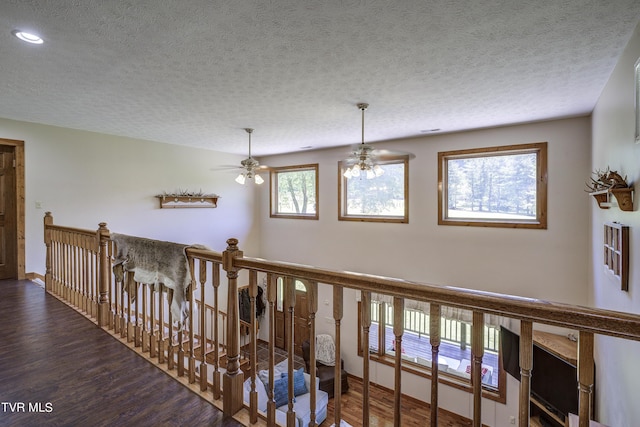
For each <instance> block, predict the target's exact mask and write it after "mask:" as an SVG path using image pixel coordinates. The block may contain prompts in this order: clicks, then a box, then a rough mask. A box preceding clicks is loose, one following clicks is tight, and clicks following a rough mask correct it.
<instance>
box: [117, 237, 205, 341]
mask: <svg viewBox="0 0 640 427" xmlns="http://www.w3.org/2000/svg"><path fill="white" fill-rule="evenodd" d="M111 240H112V241H113V242H115V244H116V252H115V255H114V262H113V273H114V275H115V278H116V280H117V281H119V282H123V287H125V286H126V287H125V289H126V290H127V293H128V294H129V295H130V297H132V298H135V295H136V289H137V285H136V283H135V282H137V283H146V284H150V285H154V288H155V290H156V291H160V289H161V285H164V286H166V287H167V288H170V289H173V299H172V300H171V301H170V305H171V314H172V315H173V319H174V320H175V321H176V322H178V328H179V329H182V328H183V327H184V325H185V322H186V320H187V318H188V317H189V306H188V304H187V302H188V301H187V289H188V287H189V284H190V282H191V271H190V269H189V262H188V260H187V255H186V253H185V249H187V248H189V247H196V248H199V249H206V248H205V247H204V246H202V245H183V244H179V243H172V242H164V241H160V240H152V239H146V238H143V237H135V236H127V235H124V234H117V233H112V234H111ZM125 271H126V272H129V273H133V280H134V281H135V282H133V281H132V280H127V282H128V283H126V284H125V283H124V272H125Z"/></svg>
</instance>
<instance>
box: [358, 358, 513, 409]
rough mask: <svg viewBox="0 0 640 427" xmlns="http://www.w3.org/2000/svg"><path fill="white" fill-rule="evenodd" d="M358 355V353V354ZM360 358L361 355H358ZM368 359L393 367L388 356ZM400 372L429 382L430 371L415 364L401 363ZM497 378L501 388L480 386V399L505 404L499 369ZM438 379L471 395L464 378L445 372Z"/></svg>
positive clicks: (502, 374) (503, 376)
mask: <svg viewBox="0 0 640 427" xmlns="http://www.w3.org/2000/svg"><path fill="white" fill-rule="evenodd" d="M359 353H360V352H359ZM359 356H360V357H362V353H360V354H359ZM369 359H370V360H371V361H373V362H377V363H380V364H383V365H387V366H392V367H394V366H395V358H394V357H392V356H388V355H382V356H381V355H378V354H375V353H370V356H369ZM402 370H403V371H404V372H409V373H411V374H414V375H417V376H419V377H422V378H426V379H428V380H431V369H429V368H427V367H425V366H421V365H418V364H416V363H412V362H410V361H407V360H403V361H402ZM498 375H499V377H498V384H503V386H502V387H498V389H494V388H489V387H487V386H485V385H483V386H482V397H484V398H486V399H489V400H493V401H495V402H498V403H503V404H505V403H506V402H507V398H506V396H507V393H506V375H505V374H504V371H503V370H502V369H500V372H499V374H498ZM438 379H439V383H440V384H444V385H447V386H449V387H453V388H457V389H459V390H463V391H466V392H467V393H473V388H472V387H471V383H470V382H469V381H467V380H466V379H464V378H457V377H456V376H454V375H451V374H448V373H446V372H439V374H438Z"/></svg>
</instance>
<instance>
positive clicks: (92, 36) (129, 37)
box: [0, 0, 640, 155]
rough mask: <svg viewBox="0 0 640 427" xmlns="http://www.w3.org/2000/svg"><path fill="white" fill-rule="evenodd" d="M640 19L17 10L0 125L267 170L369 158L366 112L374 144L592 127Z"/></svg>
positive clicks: (5, 26) (601, 13)
mask: <svg viewBox="0 0 640 427" xmlns="http://www.w3.org/2000/svg"><path fill="white" fill-rule="evenodd" d="M639 18H640V1H639V0H615V1H610V0H601V1H595V0H572V1H571V0H568V1H558V0H529V1H522V0H501V1H500V0H493V1H489V0H474V1H459V0H435V1H434V0H431V1H425V0H401V1H384V0H325V1H302V0H272V1H256V0H242V1H238V0H216V1H212V0H185V1H171V0H125V1H113V0H82V1H79V0H56V1H49V0H40V1H29V0H2V2H1V3H0V117H4V118H9V119H16V120H23V121H28V122H37V123H44V124H51V125H56V126H62V127H68V128H76V129H84V130H90V131H96V132H102V133H107V134H114V135H123V136H130V137H135V138H142V139H148V140H154V141H160V142H167V143H171V144H185V145H189V146H194V147H202V148H209V149H214V150H219V151H224V152H229V153H236V154H244V153H246V149H247V147H246V145H247V135H246V133H245V132H244V130H243V128H245V127H253V128H255V132H254V134H253V153H254V154H256V155H266V154H275V153H283V152H292V151H298V150H300V149H301V147H306V146H311V147H313V148H322V147H330V146H337V145H346V144H352V143H357V142H359V141H360V111H359V110H358V109H357V107H356V103H358V102H368V103H369V104H370V107H369V109H368V110H367V112H366V129H365V138H366V140H367V142H376V141H384V140H390V139H396V138H405V137H412V136H416V135H421V131H423V130H427V129H434V128H439V129H441V132H453V131H460V130H467V129H475V128H482V127H489V126H497V125H504V124H513V123H521V122H530V121H538V120H547V119H552V118H558V117H569V116H576V115H583V114H588V113H590V112H591V110H592V109H593V107H594V105H595V102H596V100H597V98H598V96H599V95H600V93H601V91H602V88H603V86H604V84H605V83H606V81H607V79H608V78H609V75H610V73H611V71H612V69H613V67H614V65H615V64H616V62H617V59H618V57H619V56H620V54H621V53H622V49H623V48H624V47H625V45H626V43H627V42H628V40H629V38H630V37H631V34H632V32H633V30H634V28H635V26H636V24H637V23H638V20H639ZM14 29H20V30H23V31H31V32H34V33H37V34H39V35H40V36H41V37H42V38H43V39H44V40H45V42H44V44H43V45H40V46H34V45H27V44H25V43H23V42H21V41H20V40H18V39H17V38H15V37H14V36H13V35H12V34H11V31H12V30H14ZM0 136H1V135H0Z"/></svg>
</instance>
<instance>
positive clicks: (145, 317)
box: [142, 283, 149, 353]
mask: <svg viewBox="0 0 640 427" xmlns="http://www.w3.org/2000/svg"><path fill="white" fill-rule="evenodd" d="M148 292H149V285H147V284H146V283H143V284H142V352H143V353H146V352H147V351H149V306H148V302H147V301H148V300H147V297H148Z"/></svg>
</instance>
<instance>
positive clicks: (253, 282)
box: [249, 270, 258, 424]
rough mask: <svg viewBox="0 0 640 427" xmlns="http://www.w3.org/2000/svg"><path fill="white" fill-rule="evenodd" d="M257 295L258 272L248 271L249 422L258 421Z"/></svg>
mask: <svg viewBox="0 0 640 427" xmlns="http://www.w3.org/2000/svg"><path fill="white" fill-rule="evenodd" d="M257 296H258V273H257V272H256V271H255V270H250V271H249V300H250V304H251V330H250V331H249V332H250V340H251V341H250V350H249V351H250V352H251V355H250V358H249V364H250V365H249V366H250V368H249V369H250V371H251V391H250V392H249V420H250V422H251V424H255V423H256V422H258V392H257V391H256V371H257V369H258V349H257V347H256V340H257V339H258V322H257V321H256V297H257Z"/></svg>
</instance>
